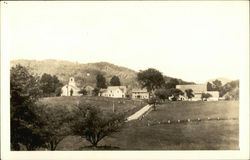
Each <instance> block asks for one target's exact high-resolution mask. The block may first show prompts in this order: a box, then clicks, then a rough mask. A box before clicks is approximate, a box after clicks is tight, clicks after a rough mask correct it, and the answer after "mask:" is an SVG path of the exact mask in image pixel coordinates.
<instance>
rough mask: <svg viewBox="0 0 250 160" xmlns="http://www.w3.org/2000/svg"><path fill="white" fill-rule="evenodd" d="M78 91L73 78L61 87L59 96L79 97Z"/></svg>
mask: <svg viewBox="0 0 250 160" xmlns="http://www.w3.org/2000/svg"><path fill="white" fill-rule="evenodd" d="M79 91H80V89H79V88H78V87H77V86H76V83H75V79H74V77H70V78H69V83H68V84H66V85H64V86H63V87H62V93H61V96H80V95H81V94H79Z"/></svg>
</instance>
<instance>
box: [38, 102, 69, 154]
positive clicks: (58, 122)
mask: <svg viewBox="0 0 250 160" xmlns="http://www.w3.org/2000/svg"><path fill="white" fill-rule="evenodd" d="M70 113H71V112H70V111H69V109H68V108H67V107H65V106H52V107H49V106H44V105H41V106H40V107H37V108H36V114H37V115H38V116H39V118H40V119H41V121H42V123H43V126H42V128H41V130H40V133H41V135H42V137H43V140H44V142H45V147H46V148H48V149H49V150H52V151H54V150H56V147H57V145H58V144H59V142H61V141H62V140H63V139H64V138H65V137H66V136H68V135H70V133H71V129H70V121H71V120H72V119H73V116H72V114H70Z"/></svg>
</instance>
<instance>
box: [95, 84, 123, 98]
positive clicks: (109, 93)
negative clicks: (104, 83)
mask: <svg viewBox="0 0 250 160" xmlns="http://www.w3.org/2000/svg"><path fill="white" fill-rule="evenodd" d="M126 93H127V87H126V86H109V87H108V88H107V89H101V90H100V92H99V96H103V97H112V98H125V96H126Z"/></svg>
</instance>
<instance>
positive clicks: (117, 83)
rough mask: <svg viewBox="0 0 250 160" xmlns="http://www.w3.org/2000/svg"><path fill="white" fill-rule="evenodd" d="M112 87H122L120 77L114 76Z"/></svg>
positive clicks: (111, 81)
mask: <svg viewBox="0 0 250 160" xmlns="http://www.w3.org/2000/svg"><path fill="white" fill-rule="evenodd" d="M110 85H111V86H120V85H121V82H120V79H119V77H117V76H113V77H112V78H111V80H110Z"/></svg>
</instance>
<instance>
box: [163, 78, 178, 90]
mask: <svg viewBox="0 0 250 160" xmlns="http://www.w3.org/2000/svg"><path fill="white" fill-rule="evenodd" d="M178 84H179V81H178V80H177V79H176V78H171V79H170V81H169V82H167V83H166V84H165V86H164V87H165V88H166V89H171V88H175V87H176V85H178Z"/></svg>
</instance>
